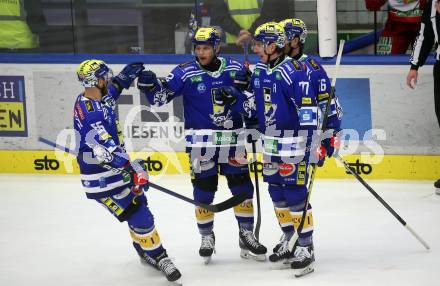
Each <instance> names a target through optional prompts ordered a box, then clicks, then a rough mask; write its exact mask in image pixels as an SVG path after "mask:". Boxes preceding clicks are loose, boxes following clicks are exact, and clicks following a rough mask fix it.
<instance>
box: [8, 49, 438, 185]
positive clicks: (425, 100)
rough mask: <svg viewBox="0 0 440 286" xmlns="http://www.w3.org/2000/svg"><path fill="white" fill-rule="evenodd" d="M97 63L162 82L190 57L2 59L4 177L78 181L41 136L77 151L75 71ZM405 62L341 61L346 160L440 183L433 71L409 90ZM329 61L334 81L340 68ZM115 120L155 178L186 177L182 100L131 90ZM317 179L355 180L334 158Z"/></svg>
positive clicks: (361, 168) (374, 172) (378, 174)
mask: <svg viewBox="0 0 440 286" xmlns="http://www.w3.org/2000/svg"><path fill="white" fill-rule="evenodd" d="M89 57H94V58H102V59H104V60H106V62H107V63H109V65H110V67H111V68H112V69H113V70H114V71H115V72H116V73H117V72H118V71H119V70H121V69H122V68H123V67H124V63H128V62H132V61H143V62H144V63H145V66H146V68H147V69H151V70H153V71H155V72H156V73H157V75H158V76H160V77H164V76H166V75H167V74H168V72H169V71H170V70H171V69H173V68H174V67H175V66H176V63H179V62H184V61H187V60H191V59H192V57H191V56H184V57H176V56H172V55H166V56H160V55H156V56H152V55H137V56H131V55H130V56H125V57H124V56H109V55H71V56H68V55H67V56H66V55H61V56H60V55H53V56H41V57H38V56H33V55H29V56H28V58H26V55H23V56H14V55H9V56H8V57H0V62H1V63H0V154H1V156H0V161H1V165H0V173H56V174H64V173H72V172H73V173H77V169H76V165H75V164H72V163H71V161H72V160H71V159H68V160H65V159H63V158H64V156H66V155H65V154H64V155H59V157H58V158H56V157H55V155H54V153H53V151H51V150H50V149H51V148H50V147H49V146H46V145H44V144H41V143H40V142H38V138H39V137H44V138H47V139H49V140H52V141H57V143H59V144H60V145H63V146H68V147H69V148H73V147H74V146H69V145H70V142H72V138H73V137H72V129H71V128H72V122H73V118H72V110H73V102H74V100H75V98H76V96H77V95H78V94H79V93H80V92H81V90H82V87H81V86H80V84H79V82H78V81H77V79H76V75H75V69H76V66H77V63H79V62H81V61H82V60H83V59H85V58H89ZM238 60H239V61H241V59H238ZM255 61H256V59H255V58H251V62H255ZM407 62H408V57H356V56H345V55H344V57H343V60H342V66H341V69H340V70H339V75H338V80H337V83H336V92H337V95H338V97H339V100H340V102H341V105H342V107H343V109H344V116H343V121H342V128H344V130H346V131H347V132H346V134H348V135H347V136H348V137H346V138H344V139H345V140H347V142H350V143H349V144H350V146H349V147H350V148H349V149H350V150H345V151H346V153H347V154H353V155H347V157H346V158H347V161H349V163H350V164H351V165H352V167H353V169H355V170H356V172H358V173H359V174H361V175H363V176H366V177H369V178H374V179H381V178H387V179H389V178H391V179H435V178H438V177H440V174H439V173H440V164H439V161H440V160H439V155H440V129H439V127H438V124H437V122H436V117H435V114H434V99H433V79H432V66H431V65H427V66H426V67H423V68H421V69H420V72H419V81H418V86H417V88H416V89H415V90H410V89H409V88H407V87H406V86H405V78H406V74H407V72H408V64H407ZM323 63H324V67H325V69H326V70H327V72H328V74H329V76H330V77H332V75H333V74H334V61H333V62H332V61H331V60H330V61H323ZM431 63H432V62H431ZM117 112H118V114H119V116H120V119H121V129H122V132H123V134H124V138H125V139H124V140H125V145H126V147H127V150H129V151H136V152H139V151H143V152H150V153H151V154H152V155H151V159H150V160H152V162H150V163H149V166H150V167H151V170H150V172H151V173H152V174H162V173H163V174H174V173H185V172H188V168H189V167H188V159H187V157H186V154H184V153H183V151H184V147H185V142H184V128H183V122H184V110H183V102H182V98H181V97H180V98H177V99H175V100H174V101H173V102H172V103H170V104H168V105H166V106H163V107H160V108H154V107H151V106H149V105H148V103H147V101H146V99H145V98H144V97H143V96H142V95H141V94H140V93H139V90H138V89H137V88H136V87H135V86H132V87H130V88H129V89H128V90H125V91H124V92H123V94H122V95H121V97H120V100H119V102H118V105H117ZM352 143H353V144H352ZM371 143H373V145H371ZM371 146H373V147H374V146H376V147H375V148H374V149H372V148H371ZM2 150H3V151H2ZM249 150H250V149H249ZM365 152H366V153H368V154H385V156H384V157H383V159H382V160H380V162H377V160H376V161H371V160H368V158H367V159H366V158H361V157H360V155H359V154H363V153H365ZM144 158H145V157H144ZM65 167H67V169H66V168H65ZM260 167H261V166H260ZM318 177H321V178H345V177H350V175H348V174H347V173H346V172H345V170H344V168H343V167H342V166H339V167H338V166H336V162H335V161H334V160H330V161H329V162H328V163H327V164H326V165H325V167H323V168H321V169H320V171H319V172H318Z"/></svg>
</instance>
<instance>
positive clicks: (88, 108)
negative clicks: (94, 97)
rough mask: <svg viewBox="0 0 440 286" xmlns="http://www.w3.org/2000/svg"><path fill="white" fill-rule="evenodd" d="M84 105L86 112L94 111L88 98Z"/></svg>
mask: <svg viewBox="0 0 440 286" xmlns="http://www.w3.org/2000/svg"><path fill="white" fill-rule="evenodd" d="M85 105H86V110H87V112H92V111H95V108H94V107H93V103H92V102H91V101H90V100H87V101H86V102H85Z"/></svg>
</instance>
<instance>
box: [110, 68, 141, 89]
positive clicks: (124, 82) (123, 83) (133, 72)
mask: <svg viewBox="0 0 440 286" xmlns="http://www.w3.org/2000/svg"><path fill="white" fill-rule="evenodd" d="M144 69H145V68H144V64H143V63H131V64H128V65H126V66H125V67H124V68H123V69H122V71H121V72H120V73H119V74H118V75H117V76H114V77H113V81H114V82H116V83H117V84H118V85H119V87H120V88H121V89H123V88H125V89H128V88H129V87H130V85H131V84H132V83H133V81H134V80H135V79H136V78H137V77H138V76H139V75H140V73H141V71H143V70H144Z"/></svg>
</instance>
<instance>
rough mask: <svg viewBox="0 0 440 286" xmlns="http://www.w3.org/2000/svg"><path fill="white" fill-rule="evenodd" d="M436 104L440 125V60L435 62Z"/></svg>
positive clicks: (439, 123)
mask: <svg viewBox="0 0 440 286" xmlns="http://www.w3.org/2000/svg"><path fill="white" fill-rule="evenodd" d="M434 106H435V114H436V115H437V120H438V125H439V126H440V61H437V62H436V63H435V64H434Z"/></svg>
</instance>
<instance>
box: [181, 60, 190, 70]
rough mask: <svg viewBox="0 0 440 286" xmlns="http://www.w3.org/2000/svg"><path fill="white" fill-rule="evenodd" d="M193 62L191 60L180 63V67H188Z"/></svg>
mask: <svg viewBox="0 0 440 286" xmlns="http://www.w3.org/2000/svg"><path fill="white" fill-rule="evenodd" d="M192 63H193V62H192V61H190V62H185V63H182V64H180V65H179V67H180V68H184V67H186V66H189V65H190V64H192Z"/></svg>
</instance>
